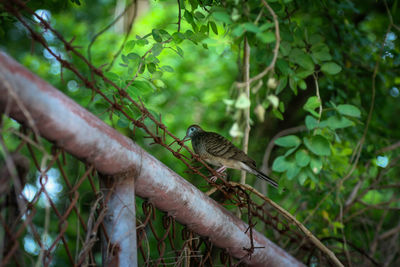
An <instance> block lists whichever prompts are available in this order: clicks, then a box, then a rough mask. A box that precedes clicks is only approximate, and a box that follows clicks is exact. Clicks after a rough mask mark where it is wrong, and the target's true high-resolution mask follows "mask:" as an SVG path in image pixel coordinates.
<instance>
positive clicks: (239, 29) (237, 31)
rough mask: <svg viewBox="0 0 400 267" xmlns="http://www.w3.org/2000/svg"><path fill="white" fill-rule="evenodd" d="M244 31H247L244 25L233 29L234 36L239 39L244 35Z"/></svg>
mask: <svg viewBox="0 0 400 267" xmlns="http://www.w3.org/2000/svg"><path fill="white" fill-rule="evenodd" d="M244 31H245V29H244V26H243V24H239V25H237V26H236V27H234V28H233V30H232V35H233V36H235V37H239V36H241V35H242V34H243V33H244Z"/></svg>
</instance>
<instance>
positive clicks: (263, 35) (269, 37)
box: [257, 32, 275, 44]
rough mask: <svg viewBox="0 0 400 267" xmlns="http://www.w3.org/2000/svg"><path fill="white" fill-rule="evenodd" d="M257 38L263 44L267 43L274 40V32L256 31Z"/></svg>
mask: <svg viewBox="0 0 400 267" xmlns="http://www.w3.org/2000/svg"><path fill="white" fill-rule="evenodd" d="M257 38H258V39H260V41H261V42H263V43H265V44H269V43H272V42H274V41H275V34H274V33H273V32H260V33H257Z"/></svg>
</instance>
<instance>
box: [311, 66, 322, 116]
mask: <svg viewBox="0 0 400 267" xmlns="http://www.w3.org/2000/svg"><path fill="white" fill-rule="evenodd" d="M313 77H314V82H315V91H316V95H317V98H318V101H319V111H318V123H319V121H320V120H321V115H322V101H321V96H320V94H319V85H318V77H317V74H315V73H313Z"/></svg>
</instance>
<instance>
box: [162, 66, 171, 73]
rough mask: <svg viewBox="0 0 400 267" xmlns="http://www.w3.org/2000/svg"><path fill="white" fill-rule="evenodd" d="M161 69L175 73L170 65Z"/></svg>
mask: <svg viewBox="0 0 400 267" xmlns="http://www.w3.org/2000/svg"><path fill="white" fill-rule="evenodd" d="M161 69H162V70H163V71H166V72H174V69H173V68H172V67H171V66H168V65H165V66H162V67H161Z"/></svg>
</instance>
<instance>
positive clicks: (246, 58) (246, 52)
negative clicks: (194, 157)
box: [240, 36, 250, 184]
mask: <svg viewBox="0 0 400 267" xmlns="http://www.w3.org/2000/svg"><path fill="white" fill-rule="evenodd" d="M243 74H244V75H243V76H244V79H243V80H244V82H245V83H246V88H245V90H246V96H247V98H248V99H249V101H250V82H249V79H250V45H249V42H248V40H247V36H245V37H244V46H243ZM244 116H245V124H246V125H245V129H244V138H243V146H242V149H243V151H244V153H246V154H247V150H248V147H249V134H250V105H249V106H248V107H247V108H246V109H245V111H244ZM240 182H241V183H242V184H245V183H246V171H242V172H241V177H240Z"/></svg>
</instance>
